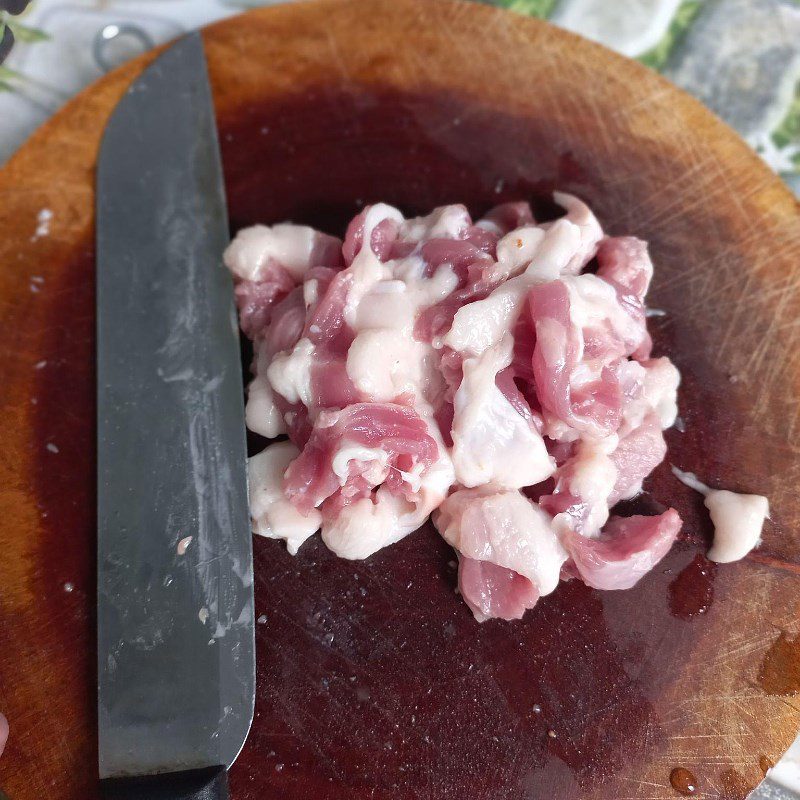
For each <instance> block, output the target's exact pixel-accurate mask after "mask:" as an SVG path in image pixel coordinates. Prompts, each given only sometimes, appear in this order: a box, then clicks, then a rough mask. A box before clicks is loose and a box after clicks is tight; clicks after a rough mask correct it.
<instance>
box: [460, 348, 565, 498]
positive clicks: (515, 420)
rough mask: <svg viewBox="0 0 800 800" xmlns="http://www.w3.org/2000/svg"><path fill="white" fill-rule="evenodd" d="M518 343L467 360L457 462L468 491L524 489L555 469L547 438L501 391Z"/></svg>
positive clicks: (461, 403)
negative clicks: (501, 377)
mask: <svg viewBox="0 0 800 800" xmlns="http://www.w3.org/2000/svg"><path fill="white" fill-rule="evenodd" d="M513 345H514V342H513V339H512V338H511V337H510V336H506V337H505V338H504V339H503V341H502V342H501V343H500V344H499V345H497V346H496V347H492V348H490V349H489V350H487V351H486V352H485V353H483V354H482V355H481V356H478V357H477V358H468V359H465V361H464V364H463V370H464V377H463V380H462V381H461V385H460V386H459V388H458V390H457V391H456V394H455V399H454V406H455V415H454V419H453V434H452V435H453V464H454V466H455V471H456V478H457V479H458V482H459V483H461V484H463V485H464V486H467V487H474V486H480V485H482V484H486V483H492V484H494V485H496V486H500V487H502V488H505V489H518V488H521V487H523V486H531V485H533V484H536V483H539V482H541V481H543V480H545V479H546V478H549V477H550V475H552V474H553V472H554V471H555V468H556V465H555V461H553V459H552V458H551V457H550V455H549V453H548V452H547V448H546V447H545V444H544V439H542V437H541V435H540V434H539V432H538V431H536V430H535V429H534V428H533V427H532V425H531V424H530V422H529V421H528V420H526V419H525V418H524V417H523V416H522V415H521V414H520V413H519V412H518V411H517V410H516V409H515V408H514V407H513V406H512V405H511V403H510V402H509V401H508V399H507V398H506V397H505V395H504V394H503V393H502V392H501V391H500V389H498V388H497V384H496V383H495V378H496V377H497V373H498V372H500V371H501V370H502V369H505V368H506V367H507V366H508V365H509V364H510V363H511V357H512V349H513Z"/></svg>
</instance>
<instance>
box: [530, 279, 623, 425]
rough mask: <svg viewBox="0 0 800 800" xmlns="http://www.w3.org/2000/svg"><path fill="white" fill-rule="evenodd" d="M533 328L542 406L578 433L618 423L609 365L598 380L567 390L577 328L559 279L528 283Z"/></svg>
mask: <svg viewBox="0 0 800 800" xmlns="http://www.w3.org/2000/svg"><path fill="white" fill-rule="evenodd" d="M528 302H529V304H530V313H531V317H532V319H533V324H534V328H535V331H536V345H535V347H534V351H533V376H534V381H535V384H536V391H537V394H538V397H539V401H540V402H541V404H542V408H543V409H544V410H545V411H549V412H550V413H551V414H552V415H553V416H554V417H556V418H557V419H560V420H562V421H564V422H566V423H567V424H569V425H570V426H571V427H573V428H575V429H576V430H579V431H585V432H587V433H592V434H595V435H599V436H604V435H607V434H608V433H611V432H613V431H615V430H616V429H617V428H618V427H619V423H620V415H621V408H622V397H621V395H620V391H619V381H618V380H617V378H616V376H615V374H614V372H613V371H612V370H610V369H607V368H606V369H603V371H602V372H601V375H600V379H599V380H596V381H593V382H592V383H589V384H584V385H583V386H582V387H581V388H580V389H579V390H577V391H573V389H572V385H571V382H572V377H573V373H574V371H575V370H576V368H577V367H578V365H579V362H580V355H579V354H580V352H581V344H582V336H581V331H580V330H579V329H578V328H577V327H576V326H575V325H574V324H573V323H572V320H571V319H570V314H569V310H570V309H569V306H570V300H569V291H568V290H567V287H566V285H565V284H564V283H563V282H561V281H553V282H551V283H546V284H543V285H541V286H536V287H534V288H533V289H532V290H531V292H530V294H529V295H528Z"/></svg>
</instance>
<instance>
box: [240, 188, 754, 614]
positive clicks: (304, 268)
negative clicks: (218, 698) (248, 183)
mask: <svg viewBox="0 0 800 800" xmlns="http://www.w3.org/2000/svg"><path fill="white" fill-rule="evenodd" d="M554 198H555V201H556V203H557V204H558V205H559V206H561V208H562V209H563V211H564V213H563V215H562V216H561V217H559V218H558V219H555V220H546V221H542V220H537V219H536V218H535V216H534V214H533V213H532V211H531V207H530V205H528V203H525V202H515V203H504V204H503V205H500V206H497V207H495V208H494V209H491V210H489V211H488V212H487V213H486V214H485V215H484V216H483V217H482V218H481V219H478V220H477V221H473V219H472V218H471V216H470V214H469V212H468V210H467V209H466V208H465V207H464V206H463V205H449V206H442V207H440V208H437V209H434V210H433V211H432V212H431V213H430V214H428V215H426V216H421V217H413V218H406V217H405V216H404V215H403V214H402V213H401V212H400V211H399V210H398V209H397V208H394V207H392V206H390V205H387V204H385V203H377V204H375V205H370V206H367V207H365V208H364V209H363V210H362V211H361V212H360V213H359V214H358V215H357V216H356V217H355V218H354V219H353V220H352V222H351V223H350V225H349V226H348V228H347V231H346V233H345V236H344V239H343V240H339V239H336V238H334V237H333V236H329V235H327V234H323V233H319V232H317V231H314V230H313V229H311V228H308V227H305V226H301V225H291V224H281V225H274V226H272V227H267V226H263V225H257V226H255V227H254V228H249V229H246V230H244V231H241V232H240V233H239V234H238V235H237V237H236V239H235V240H234V241H233V243H232V244H231V246H230V247H229V249H228V251H227V252H226V254H225V263H226V264H227V265H228V267H229V268H230V270H231V272H232V273H233V276H234V281H235V283H236V296H237V302H238V304H239V314H240V321H241V326H242V330H243V331H244V332H245V334H246V335H247V336H249V337H250V338H251V339H252V340H253V345H254V351H255V358H254V360H253V364H252V371H253V376H254V377H253V381H252V382H251V384H250V386H249V388H248V403H247V424H248V427H250V428H251V429H252V430H254V431H256V432H257V433H260V434H262V435H264V436H266V437H268V438H275V437H278V436H283V435H287V436H288V438H289V441H280V442H277V443H273V444H271V445H270V446H269V447H268V448H267V449H266V450H265V451H264V452H262V453H260V454H259V455H257V456H255V457H254V458H252V459H251V461H250V484H251V487H250V490H251V500H250V502H251V513H252V517H253V529H254V531H255V532H256V533H259V534H261V535H264V536H268V537H272V538H278V539H284V540H285V541H286V543H287V546H288V548H289V550H290V551H291V552H292V553H295V552H296V551H297V549H298V548H299V547H300V546H301V545H302V543H303V542H304V541H305V540H306V539H307V538H308V537H309V536H311V535H313V534H314V533H315V532H316V531H317V530H321V532H322V539H323V541H324V542H325V544H326V545H327V546H328V547H329V548H330V549H331V550H332V551H333V552H335V553H336V554H337V555H339V556H341V557H344V558H355V559H360V558H367V557H369V556H370V555H372V554H373V553H374V552H376V551H377V550H379V549H380V548H382V547H385V546H386V545H389V544H391V543H393V542H396V541H398V540H399V539H401V538H402V537H403V536H406V535H407V534H409V533H411V532H412V531H414V530H415V529H416V528H418V527H419V526H420V525H422V524H423V523H424V522H425V520H426V519H427V518H428V517H429V516H430V515H431V514H433V520H434V523H435V525H436V526H437V528H438V529H439V531H440V533H441V534H442V536H443V537H444V538H445V539H446V540H447V541H448V542H449V543H450V544H451V545H452V546H453V547H454V548H455V549H456V551H457V553H458V560H459V588H460V592H461V594H462V596H463V598H464V600H465V601H466V603H467V605H468V606H469V608H470V609H471V610H472V612H473V614H474V615H475V617H476V619H478V620H479V621H483V620H486V619H489V618H492V617H499V618H503V619H518V618H519V617H521V616H522V615H523V614H524V613H525V612H526V611H527V610H528V609H530V608H532V607H534V606H535V604H536V603H537V601H538V600H539V598H541V597H544V596H546V595H547V594H549V593H550V592H552V591H554V590H555V589H556V587H557V585H558V583H559V580H560V579H561V578H562V577H563V578H567V577H570V576H572V577H578V578H580V579H581V580H583V581H584V582H585V583H587V584H588V585H589V586H591V587H594V588H596V589H606V590H607V589H625V588H628V587H630V586H633V585H634V584H635V583H636V582H637V581H638V580H639V578H641V577H642V576H643V575H644V574H646V572H647V571H648V570H650V569H651V568H652V567H653V566H654V565H655V564H656V563H657V562H658V561H659V560H660V559H661V558H662V557H663V556H664V555H665V553H666V552H667V551H668V550H669V548H670V546H671V545H672V543H673V542H674V540H675V538H676V536H677V535H678V533H679V530H680V526H681V522H680V518H679V517H678V514H677V513H676V512H675V511H674V510H672V509H669V510H668V511H666V512H664V513H663V514H661V515H659V516H655V517H630V518H627V519H626V518H620V517H618V516H611V509H612V506H614V504H615V503H617V501H619V500H623V499H629V498H631V497H633V496H634V495H636V494H637V493H638V492H640V491H641V490H642V482H643V481H644V480H645V479H646V478H647V476H648V475H649V474H650V473H651V472H652V470H653V469H655V467H656V466H657V465H658V464H659V463H661V461H662V460H663V458H664V456H665V453H666V444H665V441H664V436H663V431H664V429H666V428H668V427H670V426H671V425H672V424H673V423H674V422H675V419H676V416H677V401H676V398H677V389H678V384H679V382H680V375H679V373H678V371H677V369H675V367H674V366H673V365H672V363H671V362H670V360H669V359H668V358H666V357H663V356H662V357H657V358H653V357H651V349H652V342H651V339H650V335H649V333H648V331H647V316H646V311H647V309H646V307H645V297H646V294H647V291H648V288H649V286H650V282H651V279H652V277H653V264H652V262H651V260H650V257H649V255H648V251H647V245H646V243H645V242H643V241H641V240H640V239H636V238H634V237H631V236H621V237H610V236H606V235H605V234H604V232H603V229H602V227H601V225H600V223H599V221H598V219H597V218H596V217H595V215H594V214H593V213H592V211H591V209H590V208H589V207H588V206H587V205H586V204H585V203H584V202H583V201H582V200H580V199H578V198H576V197H573V196H571V195H568V194H564V193H556V194H555V195H554ZM715 498H716V499H714V498H712V497H711V496H709V499H708V500H707V504H708V505H709V507H710V508H711V511H712V515H713V516H714V519H715V522H717V523H718V528H719V529H720V530H722V531H724V533H718V537H717V541H716V543H715V546H714V549H713V550H712V551H711V554H710V555H712V557H715V558H717V559H718V560H730V559H733V558H737V557H741V555H742V554H744V552H746V551H747V550H748V549H749V548H750V547H752V546H753V545H754V544H755V541H756V539H757V537H758V531H760V520H761V519H763V516H764V514H765V513H766V506H765V505H764V504H763V503H760V502H756V499H752V498H750V499H748V498H738V499H737V500H736V501H735V502H734V501H733V500H731V499H730V498H728V497H727V495H726V494H725V493H718V495H715ZM732 510H733V511H732ZM734 512H735V513H734ZM734 516H737V521H739V522H742V521H746V522H747V525H744V524H740V525H738V527H737V526H735V525H732V524H730V523H731V520H732V519H733V518H734ZM751 522H752V524H750V523H751ZM757 522H758V525H756V523H757ZM756 527H757V528H758V530H757V531H756ZM745 528H746V530H745ZM753 531H756V532H755V534H754V533H753ZM754 536H755V538H754Z"/></svg>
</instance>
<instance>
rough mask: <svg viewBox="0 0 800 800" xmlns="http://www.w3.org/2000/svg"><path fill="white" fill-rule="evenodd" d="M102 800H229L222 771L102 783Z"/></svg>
mask: <svg viewBox="0 0 800 800" xmlns="http://www.w3.org/2000/svg"><path fill="white" fill-rule="evenodd" d="M101 787H102V789H101V794H102V797H103V800H228V772H227V770H225V769H223V768H222V767H212V768H210V769H195V770H190V771H188V772H170V773H169V774H166V775H149V776H147V777H136V778H111V779H109V780H105V781H101Z"/></svg>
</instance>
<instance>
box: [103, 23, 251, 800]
mask: <svg viewBox="0 0 800 800" xmlns="http://www.w3.org/2000/svg"><path fill="white" fill-rule="evenodd" d="M227 242H228V222H227V213H226V207H225V196H224V187H223V180H222V169H221V164H220V158H219V147H218V141H217V131H216V125H215V120H214V109H213V105H212V99H211V92H210V88H209V84H208V75H207V68H206V63H205V57H204V53H203V44H202V39H201V37H200V36H199V35H198V34H192V35H189V36H186V37H184V38H183V39H181V40H179V41H178V42H177V43H176V44H174V45H173V46H172V47H171V48H170V49H169V50H167V51H166V52H164V53H163V54H162V55H161V56H160V57H159V58H158V59H157V60H156V61H155V62H153V64H152V65H151V66H149V67H148V68H147V69H146V70H145V71H144V72H143V73H142V75H141V76H140V77H139V78H138V79H137V80H136V81H135V82H134V83H133V84H132V85H131V87H130V88H129V89H128V91H127V93H126V94H125V96H124V97H123V98H122V100H121V101H120V103H119V105H118V106H117V108H116V109H115V111H114V113H113V115H112V117H111V119H110V120H109V123H108V127H107V128H106V131H105V135H104V138H103V141H102V145H101V150H100V155H99V160H98V167H97V401H98V408H97V425H98V433H97V446H98V454H97V455H98V625H97V627H98V722H99V771H100V777H101V778H103V779H116V780H114V781H110V782H109V781H106V783H105V786H106V789H107V790H108V792H109V793H111V794H113V795H114V796H120V797H131V798H134V797H148V798H150V797H164V798H183V797H187V798H188V797H191V798H195V797H198V798H199V797H204V798H206V797H208V798H212V797H222V796H226V789H225V786H226V781H225V770H226V769H227V768H228V767H229V766H230V765H231V764H232V763H233V761H234V760H235V758H236V757H237V755H238V754H239V751H240V750H241V748H242V745H243V744H244V741H245V738H246V736H247V733H248V730H249V728H250V724H251V721H252V717H253V703H254V695H255V656H254V625H253V623H254V620H253V578H252V543H251V534H250V525H249V516H248V509H247V478H246V444H245V427H244V405H243V390H242V375H241V369H240V361H239V344H238V329H237V325H236V316H235V309H234V303H233V286H232V283H231V279H230V276H229V275H228V273H227V271H226V270H225V268H224V266H223V264H222V252H223V249H224V248H225V246H226V244H227ZM134 776H135V777H134Z"/></svg>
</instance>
